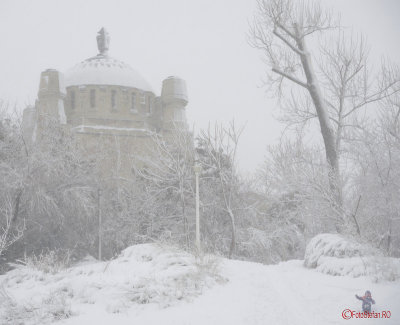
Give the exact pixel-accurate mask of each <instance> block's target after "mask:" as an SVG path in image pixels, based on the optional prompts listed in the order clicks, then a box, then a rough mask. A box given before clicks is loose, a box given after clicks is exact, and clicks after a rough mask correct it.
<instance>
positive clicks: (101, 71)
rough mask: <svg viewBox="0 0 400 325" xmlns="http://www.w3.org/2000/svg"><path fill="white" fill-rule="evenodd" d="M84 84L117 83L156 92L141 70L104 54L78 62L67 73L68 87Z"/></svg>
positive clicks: (66, 82) (117, 84)
mask: <svg viewBox="0 0 400 325" xmlns="http://www.w3.org/2000/svg"><path fill="white" fill-rule="evenodd" d="M82 85H115V86H123V87H132V88H138V89H141V90H144V91H151V92H153V93H154V91H153V89H152V88H151V86H150V85H149V83H148V82H147V81H146V80H145V79H144V78H143V77H142V76H141V75H140V73H139V72H137V71H136V70H134V69H132V68H131V67H130V66H129V65H128V64H126V63H124V62H121V61H119V60H116V59H114V58H112V57H109V56H108V55H103V54H98V55H97V56H95V57H92V58H89V59H87V60H85V61H83V62H81V63H78V64H77V65H76V66H75V67H73V68H71V69H70V70H68V71H67V72H66V73H65V86H66V87H69V86H82Z"/></svg>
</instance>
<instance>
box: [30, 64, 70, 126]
mask: <svg viewBox="0 0 400 325" xmlns="http://www.w3.org/2000/svg"><path fill="white" fill-rule="evenodd" d="M65 94H66V91H65V86H64V78H63V75H62V74H61V73H60V72H58V71H57V70H54V69H48V70H46V71H43V72H42V73H41V75H40V85H39V93H38V102H37V111H38V115H39V118H41V119H42V118H44V117H50V118H55V119H56V120H57V121H58V122H59V123H60V124H65V123H66V117H65V112H64V98H65Z"/></svg>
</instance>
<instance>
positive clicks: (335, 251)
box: [304, 234, 365, 268]
mask: <svg viewBox="0 0 400 325" xmlns="http://www.w3.org/2000/svg"><path fill="white" fill-rule="evenodd" d="M364 255H365V249H364V248H363V246H361V245H360V244H358V243H357V242H355V241H352V240H350V239H347V238H344V237H342V236H341V235H337V234H320V235H317V236H315V237H314V238H312V239H311V240H310V242H309V243H308V245H307V247H306V252H305V255H304V265H305V266H306V267H309V268H315V267H317V266H318V265H320V264H321V259H323V258H324V257H327V256H328V257H336V258H345V257H355V256H357V257H359V256H364Z"/></svg>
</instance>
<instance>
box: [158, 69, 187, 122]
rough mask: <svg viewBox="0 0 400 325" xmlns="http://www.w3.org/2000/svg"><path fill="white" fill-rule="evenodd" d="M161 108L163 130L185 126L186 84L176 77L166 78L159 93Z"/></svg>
mask: <svg viewBox="0 0 400 325" xmlns="http://www.w3.org/2000/svg"><path fill="white" fill-rule="evenodd" d="M161 102H162V106H163V129H164V130H171V129H173V128H174V126H179V127H184V126H186V112H185V107H186V105H187V104H188V95H187V90H186V82H185V81H184V80H183V79H180V78H178V77H168V78H167V79H165V80H164V81H163V85H162V91H161Z"/></svg>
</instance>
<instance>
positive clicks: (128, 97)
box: [23, 28, 188, 161]
mask: <svg viewBox="0 0 400 325" xmlns="http://www.w3.org/2000/svg"><path fill="white" fill-rule="evenodd" d="M109 44H110V37H109V35H108V33H107V31H106V30H105V29H104V28H102V29H101V30H100V31H99V32H98V35H97V46H98V50H99V53H98V54H97V55H96V56H94V57H91V58H88V59H86V60H84V61H82V62H80V63H78V64H77V65H75V66H74V67H72V68H71V69H69V70H68V71H66V72H64V73H62V72H59V71H57V70H54V69H48V70H46V71H43V72H42V73H41V76H40V85H39V92H38V99H37V101H36V104H35V107H28V108H26V109H25V111H24V115H23V129H24V132H25V138H26V139H29V140H30V139H32V142H34V141H35V139H36V137H37V134H38V133H39V132H40V128H41V125H42V124H41V123H40V121H41V120H43V119H44V118H46V117H50V118H53V119H56V120H57V121H58V122H59V123H60V124H65V125H66V126H67V127H71V128H72V130H74V131H75V132H76V133H77V134H79V136H80V137H81V138H82V143H83V145H88V144H90V146H89V147H91V148H94V147H96V145H98V146H100V145H104V144H105V143H107V142H110V143H111V142H112V143H113V147H112V148H111V147H110V148H108V149H109V150H114V149H113V148H114V147H115V146H116V145H117V146H118V148H117V149H116V150H119V154H120V153H121V152H122V154H128V155H129V154H134V153H135V152H136V151H141V150H142V149H143V147H144V146H145V142H146V141H147V139H148V138H149V137H150V135H151V134H152V133H154V132H157V133H161V134H165V133H166V132H168V131H169V130H171V129H172V128H173V127H176V126H177V125H178V126H179V125H180V126H182V127H185V126H186V117H185V115H186V114H185V108H186V105H187V103H188V97H187V91H186V83H185V81H184V80H182V79H180V78H177V77H168V78H167V79H165V80H164V81H163V83H162V89H161V95H160V96H158V95H157V93H156V92H155V91H154V90H153V88H152V87H151V85H150V84H149V83H148V82H147V81H146V79H145V78H144V77H143V76H142V75H141V74H140V73H139V72H138V71H136V70H135V69H133V68H131V67H130V66H129V65H128V64H126V63H124V62H122V61H119V60H117V59H115V58H113V57H111V56H109V55H108V50H109ZM93 150H95V149H93ZM127 159H128V158H127ZM122 160H123V159H122ZM119 161H121V159H119Z"/></svg>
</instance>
